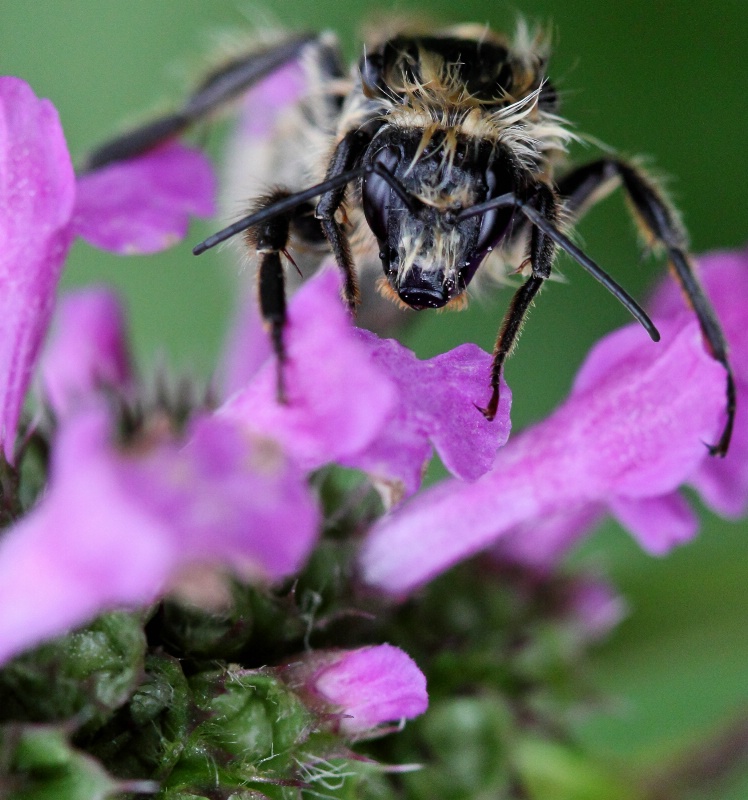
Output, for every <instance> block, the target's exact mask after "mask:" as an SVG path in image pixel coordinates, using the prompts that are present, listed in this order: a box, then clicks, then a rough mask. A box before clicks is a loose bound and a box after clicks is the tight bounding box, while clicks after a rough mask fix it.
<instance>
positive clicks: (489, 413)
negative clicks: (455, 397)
mask: <svg viewBox="0 0 748 800" xmlns="http://www.w3.org/2000/svg"><path fill="white" fill-rule="evenodd" d="M473 405H474V406H475V407H476V408H477V409H478V411H480V413H481V414H483V416H484V417H485V418H486V420H488V422H493V421H494V419H495V418H496V412H497V411H498V410H499V389H498V387H495V388H494V390H493V392H492V393H491V399H490V400H489V401H488V405H487V406H485V407H483V406H479V405H478V404H477V403H473Z"/></svg>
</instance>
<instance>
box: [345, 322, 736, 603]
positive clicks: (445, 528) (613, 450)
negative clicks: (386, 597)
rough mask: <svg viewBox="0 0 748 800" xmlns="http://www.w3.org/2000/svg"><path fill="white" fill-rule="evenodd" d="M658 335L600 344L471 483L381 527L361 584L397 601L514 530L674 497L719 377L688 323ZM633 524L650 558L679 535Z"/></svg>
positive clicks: (701, 435)
mask: <svg viewBox="0 0 748 800" xmlns="http://www.w3.org/2000/svg"><path fill="white" fill-rule="evenodd" d="M658 325H659V327H660V330H661V332H662V333H663V341H662V342H660V343H659V344H657V345H655V344H652V343H649V342H648V341H647V340H646V338H645V337H643V336H642V335H641V332H640V331H639V330H638V329H636V328H634V327H630V328H624V329H622V330H620V331H617V332H616V333H613V334H611V335H610V336H608V337H606V338H605V339H603V340H602V341H601V342H600V343H599V344H598V345H597V347H596V348H595V349H594V350H593V351H592V353H591V355H590V357H589V359H588V361H587V362H586V364H585V366H584V367H583V368H582V370H581V371H580V375H579V377H578V379H577V382H576V385H575V389H574V391H573V393H572V395H571V396H570V397H569V399H568V400H567V401H566V402H565V403H564V404H563V405H562V406H561V407H560V408H559V409H557V411H556V412H555V413H554V414H552V415H551V416H550V417H549V418H548V419H546V420H545V421H544V422H541V423H540V424H538V425H535V426H534V427H532V428H530V429H528V430H526V431H524V432H523V433H522V434H521V435H519V436H517V437H514V438H513V439H512V440H511V441H510V442H509V444H508V445H507V446H506V447H505V448H504V449H503V450H502V451H501V453H500V454H499V456H498V457H497V460H496V464H495V465H494V468H493V469H492V470H491V471H490V472H489V473H487V474H486V475H484V476H483V477H482V478H480V479H479V480H478V481H476V482H475V483H473V484H460V483H457V482H456V481H447V482H444V483H443V484H441V485H439V486H437V487H435V488H433V489H431V490H427V491H426V492H423V493H422V494H421V495H419V496H418V497H417V498H416V499H414V500H412V501H410V502H409V503H407V504H406V505H405V506H403V507H402V508H401V509H398V510H396V511H395V512H393V513H392V514H391V515H390V516H389V517H385V518H383V519H382V520H381V521H380V522H379V523H378V524H377V525H375V526H374V527H373V528H372V530H371V531H370V533H369V536H368V539H367V540H366V542H365V543H364V547H363V549H362V552H361V554H360V567H361V571H362V575H363V578H364V580H365V581H366V582H367V583H369V584H371V585H373V586H376V587H379V588H380V589H382V590H384V591H386V592H388V593H390V594H394V595H404V594H407V593H408V592H411V591H412V590H413V589H414V588H416V587H417V586H419V585H421V584H422V583H424V582H426V581H428V580H429V579H430V578H432V577H434V576H435V575H437V574H439V573H440V572H443V571H444V570H446V569H447V568H449V567H450V566H452V565H453V564H455V563H456V562H458V561H461V560H463V559H465V558H467V557H468V556H470V555H472V554H474V553H476V552H478V551H479V550H482V549H485V548H486V547H488V546H490V545H492V544H494V542H496V541H497V540H498V539H499V537H501V536H503V535H506V534H507V533H508V532H509V531H511V530H513V529H515V528H516V526H518V525H520V524H522V523H525V524H527V525H528V529H529V530H531V528H530V526H531V524H532V522H533V520H539V521H542V520H544V519H546V518H547V517H548V516H549V515H554V514H557V513H559V512H560V511H563V510H564V509H574V508H577V509H580V510H581V507H582V506H583V505H584V504H591V505H593V506H600V505H601V504H606V505H607V504H612V503H615V502H616V500H619V499H620V500H621V505H620V506H619V511H622V510H623V502H624V501H633V500H636V499H645V498H654V497H657V496H659V495H671V493H672V492H674V491H675V489H677V487H678V486H680V485H681V484H683V483H684V482H686V481H687V480H688V479H689V478H690V476H692V475H693V474H694V473H695V471H696V470H697V469H698V467H699V466H700V464H701V463H702V462H703V460H704V459H705V458H708V457H709V456H708V455H707V448H706V446H705V443H709V442H710V441H713V440H714V438H715V436H716V435H717V432H718V431H719V429H720V424H721V420H722V415H723V412H724V382H725V374H724V370H723V368H722V367H721V366H720V365H719V364H717V363H716V362H715V361H714V360H713V359H712V358H711V356H709V354H708V353H707V352H706V351H705V349H704V346H703V344H702V339H701V333H700V330H699V327H698V324H697V323H696V321H695V320H689V321H688V322H687V323H686V324H685V325H683V326H682V327H680V328H678V327H674V326H673V325H668V324H667V322H662V323H660V322H659V321H658ZM627 508H628V510H629V512H631V511H632V509H633V504H632V503H631V502H629V503H628V505H627ZM681 516H682V515H681ZM672 518H673V517H672V515H671V519H672ZM633 520H634V517H633V516H632V517H630V521H631V522H632V528H633V531H632V532H633V533H634V534H635V535H637V534H639V535H642V538H643V540H644V542H645V544H646V545H648V546H649V547H650V549H657V550H659V551H662V550H663V549H664V548H665V547H666V546H667V544H670V545H672V544H673V540H676V539H677V540H680V539H682V538H683V535H684V534H683V529H682V528H681V529H679V531H680V532H679V533H676V534H674V535H673V536H672V538H671V541H670V542H666V541H664V540H658V541H655V540H654V539H653V538H651V537H652V534H651V533H646V532H644V529H643V528H642V524H643V523H642V520H641V516H640V515H637V516H636V520H638V522H637V524H636V526H634V525H633ZM582 533H583V531H580V535H581V534H582Z"/></svg>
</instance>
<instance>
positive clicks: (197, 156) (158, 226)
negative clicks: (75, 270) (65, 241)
mask: <svg viewBox="0 0 748 800" xmlns="http://www.w3.org/2000/svg"><path fill="white" fill-rule="evenodd" d="M214 197H215V178H214V176H213V169H212V167H211V165H210V162H209V161H208V160H207V158H206V157H205V156H204V155H203V154H202V153H200V152H199V151H197V150H193V149H191V148H188V147H185V146H184V145H182V144H180V143H178V142H171V143H169V144H166V145H164V146H163V147H159V148H158V149H157V150H152V151H150V152H149V153H146V154H145V155H143V156H140V157H139V158H133V159H130V160H129V161H122V162H119V163H115V164H111V165H110V166H107V167H104V168H102V169H100V170H96V171H95V172H91V173H88V174H87V175H83V176H82V177H81V178H80V179H79V180H78V198H77V202H76V205H75V213H74V215H73V225H74V228H75V233H76V234H77V235H78V236H81V237H82V238H84V239H85V240H86V241H87V242H88V243H89V244H92V245H94V246H95V247H100V248H101V249H102V250H111V251H112V252H115V253H120V254H122V255H131V254H133V253H156V252H158V251H159V250H164V249H165V248H167V247H171V246H172V245H173V244H175V243H176V242H178V241H180V240H181V239H183V238H184V236H185V234H186V233H187V226H188V224H189V218H190V215H193V214H194V215H196V216H202V217H209V216H211V215H212V214H214V213H215V206H214Z"/></svg>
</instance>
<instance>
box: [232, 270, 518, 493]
mask: <svg viewBox="0 0 748 800" xmlns="http://www.w3.org/2000/svg"><path fill="white" fill-rule="evenodd" d="M251 319H252V318H251V317H249V318H246V317H245V318H244V320H243V324H242V330H243V331H248V330H252V331H253V332H254V333H255V335H256V333H257V331H258V328H259V325H257V324H255V325H252V324H251ZM286 333H287V345H288V363H287V365H286V383H287V385H288V394H289V397H288V404H287V405H279V404H278V402H277V400H276V394H275V370H276V363H275V359H274V358H270V359H269V360H267V361H266V363H265V364H264V365H263V366H262V367H261V368H260V369H259V370H258V371H257V372H256V374H255V376H254V377H253V378H251V379H250V381H249V383H248V384H247V385H246V386H245V387H244V388H243V389H240V390H239V391H238V392H236V393H235V394H234V395H233V396H232V397H231V398H229V400H228V401H227V402H226V403H225V405H224V406H223V407H222V409H221V411H220V413H221V414H223V415H225V416H228V417H230V418H231V419H234V420H236V421H237V422H239V423H241V424H242V425H245V426H247V427H248V428H250V429H251V430H254V431H258V432H263V431H272V432H273V435H274V436H275V437H277V438H278V439H280V441H282V442H283V445H284V447H285V448H286V449H287V451H288V452H290V453H293V454H294V456H295V457H296V458H297V459H298V460H299V462H300V463H301V464H302V465H303V466H305V467H307V468H308V469H313V468H316V467H319V466H321V465H322V464H326V463H330V462H332V461H337V462H340V463H343V464H345V465H347V466H352V467H356V468H359V469H362V470H364V471H366V472H368V473H370V474H371V475H372V476H373V477H374V478H375V479H377V480H378V481H381V482H383V483H384V484H385V485H387V486H388V487H389V489H390V491H391V492H392V494H393V495H394V499H399V498H400V497H401V496H402V495H403V494H411V493H412V492H414V491H415V490H416V489H417V488H418V486H419V485H420V482H421V476H422V473H423V470H424V468H425V466H426V464H427V463H428V461H429V459H430V458H431V455H432V445H433V447H435V448H436V450H437V452H438V453H439V455H440V456H441V458H442V460H443V461H444V463H445V465H446V466H447V468H448V469H450V470H451V471H452V473H453V474H455V475H457V476H459V477H461V478H466V479H474V478H477V477H478V476H480V475H482V474H483V473H484V472H485V471H486V470H487V469H489V467H490V466H491V464H492V463H493V459H494V458H495V456H496V451H497V450H498V448H499V447H500V446H501V445H503V444H504V442H505V441H506V439H507V437H508V435H509V425H510V422H509V408H510V405H511V392H510V391H509V388H508V387H507V386H506V385H505V384H504V385H503V389H502V401H501V406H500V409H499V414H498V416H497V419H496V420H495V421H494V422H492V423H489V422H487V421H486V420H485V419H484V417H483V415H482V414H480V413H479V412H478V411H477V409H476V407H475V402H476V400H477V399H479V398H480V397H482V395H483V393H484V392H485V387H486V384H487V378H488V375H489V372H490V365H491V357H490V355H488V353H485V352H484V351H482V350H480V348H478V347H476V346H475V345H463V346H462V347H458V348H456V349H455V350H452V351H451V352H449V353H445V354H444V355H441V356H437V357H436V358H432V359H430V360H428V361H419V360H418V359H417V358H416V357H415V355H414V354H413V353H412V352H411V351H409V350H408V349H406V348H405V347H403V346H402V345H400V344H398V343H397V342H395V341H392V340H386V339H379V338H378V337H377V336H375V335H374V334H372V333H369V332H367V331H359V330H356V329H354V328H353V326H352V322H351V320H350V318H349V315H348V313H347V311H346V310H345V309H344V307H343V305H342V304H341V302H340V278H339V275H338V273H337V271H336V270H334V269H331V268H325V269H322V270H320V272H319V273H318V274H317V275H316V276H315V277H313V278H312V279H311V280H309V281H308V282H307V283H306V284H305V285H304V286H303V287H302V288H301V289H300V290H299V292H298V293H297V294H296V295H295V297H294V299H293V302H292V303H291V306H290V309H289V321H288V326H287V331H286ZM257 346H258V345H256V344H253V343H252V342H248V343H247V344H246V346H245V347H244V348H243V349H242V352H244V354H245V355H244V358H245V362H244V363H242V362H241V361H239V360H237V359H236V358H234V359H233V363H232V366H231V374H232V375H233V376H234V378H233V380H232V382H235V381H236V377H235V376H237V375H247V374H250V373H252V372H253V371H254V370H256V369H257V367H256V364H257V362H258V360H259V359H258V358H257V356H256V350H255V348H256V347H257ZM259 348H260V351H261V353H262V354H265V353H267V344H266V342H265V340H264V338H263V339H262V340H261V341H260V343H259ZM239 351H240V348H239V347H238V346H237V343H236V342H235V343H234V352H236V353H238V352H239Z"/></svg>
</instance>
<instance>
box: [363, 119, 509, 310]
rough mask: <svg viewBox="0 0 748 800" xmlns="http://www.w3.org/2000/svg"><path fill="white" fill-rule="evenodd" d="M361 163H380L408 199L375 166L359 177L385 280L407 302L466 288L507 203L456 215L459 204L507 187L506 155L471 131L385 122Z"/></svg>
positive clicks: (501, 229)
mask: <svg viewBox="0 0 748 800" xmlns="http://www.w3.org/2000/svg"><path fill="white" fill-rule="evenodd" d="M365 163H368V164H371V165H380V168H381V169H383V170H385V171H386V172H387V173H389V175H391V176H392V177H393V178H394V179H395V180H396V181H397V182H398V183H399V185H400V186H401V187H402V188H403V189H404V190H405V193H407V197H408V199H409V200H411V202H409V203H406V202H405V200H404V199H403V197H401V196H400V195H399V193H398V192H397V191H395V189H394V188H393V186H392V182H391V181H388V180H387V179H386V178H385V177H382V175H381V174H377V173H376V172H371V173H369V174H367V175H366V176H365V177H364V179H363V184H362V200H363V209H364V214H365V216H366V220H367V223H368V225H369V227H370V228H371V230H372V232H373V233H374V235H375V236H376V237H377V241H378V242H379V250H380V258H381V260H382V266H383V268H384V274H385V276H386V277H387V280H388V281H389V284H390V286H391V287H392V289H393V290H394V291H395V292H396V293H397V295H398V296H399V297H400V299H401V300H402V301H403V302H404V303H406V304H407V305H409V306H411V307H412V308H415V309H422V308H441V307H442V306H444V305H446V304H447V303H448V302H449V301H450V300H452V299H453V298H455V297H457V296H458V295H460V294H461V293H462V292H463V291H464V290H465V289H466V288H467V286H468V284H469V283H470V281H471V280H472V278H473V275H474V274H475V272H476V270H477V269H478V267H479V266H480V263H481V261H482V260H483V259H484V257H485V256H486V254H487V253H488V252H489V251H490V250H491V249H492V248H493V247H495V246H496V244H497V243H498V242H499V241H500V240H501V239H502V237H503V236H504V235H505V234H506V232H507V230H508V228H509V226H510V224H511V219H512V209H507V208H501V209H493V210H491V211H488V212H486V213H485V214H482V215H480V216H474V217H469V218H467V219H463V220H460V221H458V220H457V215H458V214H459V212H460V211H462V210H463V209H465V208H468V207H470V206H473V205H476V204H478V203H482V202H484V201H486V200H488V199H490V198H493V197H496V196H498V195H501V194H504V193H506V192H510V191H512V190H513V189H514V188H515V187H514V177H513V176H514V171H513V170H512V168H511V165H510V163H509V161H508V159H507V158H505V157H504V156H503V155H502V151H501V150H499V149H497V148H492V147H490V146H486V145H485V144H481V143H480V142H478V141H477V140H475V139H468V138H464V139H463V138H458V137H456V136H454V135H451V136H450V135H448V134H446V133H444V132H440V131H435V132H432V133H431V135H429V136H428V137H427V136H426V134H424V132H423V131H422V130H407V131H403V130H402V129H394V130H392V129H391V130H388V131H385V132H384V133H383V134H381V135H380V136H378V137H377V138H376V139H375V140H374V142H373V143H372V145H371V146H370V148H369V151H368V153H367V157H366V162H365Z"/></svg>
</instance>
